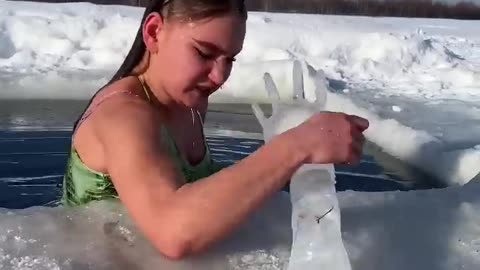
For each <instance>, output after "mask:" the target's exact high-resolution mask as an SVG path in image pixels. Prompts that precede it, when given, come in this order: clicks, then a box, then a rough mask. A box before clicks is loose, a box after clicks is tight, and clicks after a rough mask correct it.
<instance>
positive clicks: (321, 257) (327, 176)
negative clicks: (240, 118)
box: [252, 61, 352, 270]
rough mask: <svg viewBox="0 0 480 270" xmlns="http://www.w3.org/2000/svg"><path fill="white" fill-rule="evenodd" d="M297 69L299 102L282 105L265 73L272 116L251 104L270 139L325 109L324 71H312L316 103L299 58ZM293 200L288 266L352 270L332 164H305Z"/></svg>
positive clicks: (294, 183)
mask: <svg viewBox="0 0 480 270" xmlns="http://www.w3.org/2000/svg"><path fill="white" fill-rule="evenodd" d="M303 66H304V67H305V66H306V64H304V65H303ZM307 70H308V69H307ZM292 72H293V74H292V75H293V76H292V80H293V90H292V93H293V97H292V98H293V100H294V102H292V103H290V104H282V103H281V101H280V95H279V93H278V90H277V87H276V85H275V82H274V81H273V79H272V76H271V75H270V74H269V73H265V75H264V80H265V88H266V91H267V93H268V96H269V97H270V98H271V100H272V115H271V116H270V117H268V118H266V117H265V114H264V113H263V111H262V110H261V108H260V107H259V106H258V104H253V105H252V109H253V111H254V113H255V116H256V117H257V119H258V121H259V122H260V125H261V126H262V130H263V132H262V133H263V136H264V140H265V142H268V141H270V140H271V138H272V137H273V136H275V135H278V134H280V133H283V132H285V131H287V130H289V129H291V128H293V127H295V126H298V125H299V124H301V123H302V122H304V121H306V120H308V118H310V117H312V116H313V115H314V114H316V113H319V112H321V111H322V110H323V109H324V107H325V104H326V97H327V80H326V78H325V76H324V74H323V72H322V71H319V72H316V73H315V74H313V75H314V77H313V81H314V84H315V102H311V103H309V102H308V101H306V100H305V93H304V92H305V91H304V76H303V68H302V65H301V63H300V62H299V61H295V62H294V64H293V70H292ZM310 75H312V74H310ZM290 200H291V203H292V234H293V243H292V248H291V256H290V260H289V264H288V269H289V270H300V269H302V270H304V269H318V268H321V269H323V268H326V269H338V270H350V269H352V268H351V265H350V261H349V258H348V254H347V252H346V250H345V247H344V245H343V241H342V236H341V220H340V208H339V205H338V199H337V195H336V190H335V169H334V166H333V164H305V165H303V166H301V167H300V168H299V169H298V170H297V171H296V172H295V173H294V175H293V176H292V179H291V182H290Z"/></svg>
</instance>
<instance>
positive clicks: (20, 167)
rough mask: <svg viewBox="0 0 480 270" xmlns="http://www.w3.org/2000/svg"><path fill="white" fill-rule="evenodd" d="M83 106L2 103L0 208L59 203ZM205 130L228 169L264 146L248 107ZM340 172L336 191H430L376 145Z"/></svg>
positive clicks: (224, 112)
mask: <svg viewBox="0 0 480 270" xmlns="http://www.w3.org/2000/svg"><path fill="white" fill-rule="evenodd" d="M83 104H84V101H68V102H65V101H13V102H9V103H6V102H1V101H0V207H4V208H26V207H30V206H38V205H51V203H52V202H54V201H56V200H57V199H58V198H59V196H60V195H61V194H60V191H61V182H62V177H63V172H64V168H65V163H66V160H67V154H68V150H69V147H70V138H71V133H70V131H68V130H69V129H65V128H66V127H67V128H68V126H69V125H71V123H73V120H74V118H75V117H76V116H77V115H78V113H79V112H80V111H81V109H82V108H83ZM205 127H206V129H207V130H208V131H209V132H207V142H208V144H209V146H210V148H211V151H212V155H213V158H214V159H215V161H217V162H219V163H221V164H222V165H224V166H229V165H231V164H233V163H235V162H236V161H238V160H241V159H243V158H245V157H246V156H247V155H249V154H250V153H252V152H253V151H255V150H256V149H258V147H260V146H261V145H262V144H263V141H262V140H260V139H259V138H261V137H260V134H259V132H260V129H259V126H258V124H257V123H256V120H255V119H254V117H253V116H252V115H251V113H250V111H249V108H248V107H245V106H243V107H242V106H234V105H215V106H212V107H211V110H210V112H209V113H208V116H207V122H206V124H205ZM59 128H63V129H64V130H59ZM39 129H41V130H39ZM236 131H237V132H238V131H241V132H248V133H235V132H236ZM209 134H210V135H209ZM214 134H215V135H214ZM336 169H337V172H336V174H337V190H338V191H344V190H356V191H366V192H372V191H392V190H411V189H423V188H430V187H431V185H430V184H428V181H425V179H426V176H424V175H422V174H421V173H419V172H417V171H415V170H413V169H411V168H409V167H408V166H404V165H402V164H401V163H399V162H398V161H396V160H395V159H393V158H391V157H389V156H388V155H386V154H384V153H382V152H381V151H378V149H376V148H375V147H374V146H372V145H367V146H366V151H365V155H364V156H363V158H362V161H361V163H360V164H359V165H357V166H351V167H346V166H344V167H340V166H339V167H336ZM286 189H288V187H286Z"/></svg>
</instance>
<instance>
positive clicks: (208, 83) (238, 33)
mask: <svg viewBox="0 0 480 270" xmlns="http://www.w3.org/2000/svg"><path fill="white" fill-rule="evenodd" d="M245 31H246V23H245V20H243V19H242V18H241V17H240V16H237V15H235V14H225V15H222V16H217V17H213V18H209V19H205V20H201V21H194V22H178V21H163V19H162V17H161V16H159V15H158V14H157V15H153V16H150V17H149V18H147V20H146V22H145V25H144V41H145V44H146V46H147V50H149V51H150V54H151V55H150V63H149V68H148V71H147V72H148V78H149V82H150V83H151V84H152V86H153V88H154V89H155V91H163V94H164V95H166V96H167V97H168V99H169V100H170V101H172V102H174V103H177V104H181V105H184V106H187V107H192V108H195V107H199V106H201V105H202V104H205V103H206V102H207V101H208V96H210V95H211V94H212V93H214V92H215V91H216V90H217V89H219V88H220V86H222V84H224V83H225V81H226V80H227V79H228V77H229V76H230V72H231V70H232V64H233V62H234V61H235V56H236V55H237V54H238V53H239V52H240V51H241V49H242V46H243V41H244V38H245Z"/></svg>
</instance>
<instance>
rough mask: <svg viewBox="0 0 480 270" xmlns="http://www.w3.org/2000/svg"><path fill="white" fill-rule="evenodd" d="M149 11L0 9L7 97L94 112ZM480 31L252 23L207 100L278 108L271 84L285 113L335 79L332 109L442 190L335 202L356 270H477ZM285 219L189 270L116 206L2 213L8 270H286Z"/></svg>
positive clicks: (270, 212)
mask: <svg viewBox="0 0 480 270" xmlns="http://www.w3.org/2000/svg"><path fill="white" fill-rule="evenodd" d="M142 12H143V9H141V8H135V7H123V6H97V5H92V4H87V3H69V4H45V3H29V2H20V1H14V2H8V1H4V0H0V44H1V45H0V89H2V90H1V91H0V98H2V99H26V98H28V99H35V98H39V99H40V98H48V99H87V98H89V97H90V96H91V95H92V94H93V93H94V92H95V91H96V89H97V88H98V87H100V86H101V85H102V84H103V83H105V82H106V81H107V80H108V79H109V78H110V76H111V75H113V73H114V72H115V71H116V68H117V67H118V66H119V65H120V64H121V61H122V60H123V58H124V57H125V55H126V53H127V52H128V50H129V48H130V45H131V43H132V42H133V38H134V36H135V33H136V30H137V27H138V24H139V22H140V21H139V20H140V18H141V15H142ZM479 27H480V21H457V20H443V19H413V18H368V17H349V16H324V15H302V14H271V13H261V12H255V13H254V12H252V13H250V17H249V21H248V30H247V37H246V41H245V46H244V50H243V51H242V53H241V54H240V55H239V57H238V63H237V64H235V67H234V70H233V72H232V76H231V78H230V79H229V80H228V82H227V83H226V85H225V87H223V89H222V90H220V91H219V92H217V93H215V94H214V95H213V96H212V99H211V101H212V102H231V103H240V102H247V103H261V102H269V101H270V100H269V99H268V97H267V95H266V93H265V91H264V82H263V74H264V72H269V73H270V74H271V75H272V77H273V79H274V81H275V83H276V85H277V86H278V90H279V93H280V97H281V99H282V100H283V101H285V102H290V101H291V97H292V95H293V92H292V84H293V82H292V76H291V73H292V68H293V63H294V62H293V61H294V60H295V59H299V60H301V61H302V63H303V68H304V72H305V74H308V75H305V91H306V97H307V99H312V98H314V78H315V77H316V76H317V75H318V74H319V73H320V72H324V74H325V76H326V78H327V79H328V81H329V87H330V89H329V90H330V91H329V92H328V94H327V104H326V109H327V110H332V111H342V112H347V113H350V114H357V115H360V116H362V117H365V118H367V119H368V120H369V121H370V124H371V125H370V128H369V129H368V131H367V133H366V137H367V139H368V140H370V141H371V142H373V143H375V144H376V145H377V146H378V147H379V148H380V149H381V150H382V151H384V152H387V153H389V154H390V155H392V156H394V157H396V158H398V159H400V160H403V161H404V162H406V163H409V164H411V165H412V166H415V167H417V168H419V169H421V170H423V171H425V172H426V173H428V174H430V175H432V176H434V177H436V178H437V179H438V183H437V184H438V185H442V186H446V188H443V189H434V190H426V191H410V192H382V193H361V192H351V191H347V192H340V193H338V200H339V204H340V208H341V212H342V237H343V240H344V243H345V246H346V249H347V251H348V254H349V257H350V260H351V263H352V266H353V269H355V270H358V269H386V270H389V269H392V270H393V269H395V270H396V269H405V268H409V269H410V268H411V269H435V270H443V269H445V270H447V269H448V270H450V269H467V270H468V269H471V270H474V269H479V268H480V260H479V258H480V256H479V250H480V238H479V237H478V235H480V226H479V225H478V224H480V220H479V217H480V212H479V211H480V210H479V209H480V202H479V201H478V199H477V197H478V194H479V192H480V186H479V184H477V183H473V181H471V180H472V179H473V178H474V177H475V176H476V175H478V174H479V173H480V166H479V164H480V125H479V123H480V35H479V33H478V29H479ZM289 207H290V203H289V199H288V197H286V196H285V195H284V194H279V195H278V196H276V197H275V198H274V199H272V202H271V204H269V205H267V207H266V210H262V211H259V212H258V214H257V215H255V216H254V217H253V218H252V220H251V221H250V222H249V223H247V224H246V225H245V226H244V227H243V228H242V229H241V230H240V232H238V233H237V234H235V235H234V236H232V239H230V240H229V241H227V242H226V243H224V244H223V245H222V246H221V248H225V249H223V250H222V251H220V248H219V249H214V250H213V251H211V252H209V253H208V254H206V255H204V256H200V257H198V258H194V259H191V260H187V261H185V262H183V263H171V262H166V261H165V260H163V259H161V258H159V256H158V254H156V253H154V251H153V250H152V248H151V247H150V246H149V245H148V243H147V242H146V241H144V240H142V239H141V235H140V234H138V233H137V232H135V228H134V226H133V225H132V224H131V222H130V221H128V218H127V215H125V214H123V215H122V214H121V213H123V212H122V209H121V207H120V206H117V205H111V204H109V203H107V202H104V203H97V204H93V205H91V206H90V207H87V208H81V209H77V210H73V209H66V208H62V207H56V208H42V207H37V208H32V209H26V210H22V211H15V212H8V210H1V211H0V216H1V217H0V268H1V269H22V270H26V269H78V268H81V269H118V268H125V267H124V266H125V265H131V266H132V268H136V269H146V268H149V269H151V268H152V267H153V266H154V265H157V266H158V265H159V264H161V265H162V268H165V269H182V270H183V269H189V267H190V268H191V267H192V265H194V266H195V269H216V268H215V267H218V268H219V269H225V265H226V264H230V265H232V267H233V269H282V268H283V267H285V266H286V262H287V260H288V256H289V255H290V245H291V228H290V225H291V224H290V220H291V211H290V210H291V209H290V208H289ZM287 209H288V211H287ZM118 220H119V223H118V224H117V223H116V222H117V221H118ZM246 236H248V237H246ZM67 243H68V244H67ZM132 247H134V248H132ZM225 255H227V256H225Z"/></svg>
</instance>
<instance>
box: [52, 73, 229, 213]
mask: <svg viewBox="0 0 480 270" xmlns="http://www.w3.org/2000/svg"><path fill="white" fill-rule="evenodd" d="M140 82H141V83H142V86H143V88H144V91H145V94H146V96H147V98H148V100H149V102H150V95H149V94H148V91H147V89H146V87H145V84H144V83H143V81H142V80H140ZM121 93H123V94H131V95H133V96H136V97H140V96H139V95H138V94H135V93H133V92H131V91H117V92H114V93H110V94H107V95H105V96H104V97H102V98H101V99H100V100H99V101H98V102H97V103H96V104H94V105H93V106H92V107H91V108H88V109H87V111H86V112H85V113H84V115H83V116H82V117H81V119H80V120H79V122H78V124H77V128H76V129H75V130H74V132H73V135H72V138H73V136H74V135H75V132H76V130H77V129H78V126H79V125H80V124H81V123H82V122H83V121H85V119H87V117H88V116H90V115H91V114H92V111H93V110H94V109H95V108H96V107H98V106H99V105H100V104H101V103H102V102H104V101H105V100H106V99H107V98H109V97H112V96H113V95H115V94H121ZM140 98H141V97H140ZM197 113H198V111H197ZM198 114H199V113H198ZM198 116H199V117H200V114H199V115H198ZM200 121H201V117H200ZM201 125H202V129H203V122H202V121H201ZM161 133H162V138H163V142H164V144H165V145H166V146H167V148H168V152H169V153H170V156H171V157H172V159H173V160H174V162H175V164H176V165H177V167H178V169H179V170H180V171H181V172H182V174H183V175H184V177H185V179H186V181H187V182H193V181H196V180H199V179H201V178H205V177H208V176H209V175H211V174H213V173H215V172H216V171H218V170H220V169H221V168H220V167H219V166H216V164H214V162H213V160H212V159H211V155H210V149H209V147H208V144H207V142H206V140H205V137H204V139H203V144H204V146H205V156H204V158H203V159H202V160H201V161H200V162H199V163H198V164H196V165H191V164H190V163H189V162H188V160H185V159H184V158H183V157H182V155H181V153H180V151H179V149H178V147H177V145H176V143H175V140H174V138H173V137H172V136H171V134H170V132H169V131H168V129H167V128H166V127H165V126H162V127H161ZM110 198H118V194H117V192H116V190H115V187H114V185H113V182H112V179H111V177H110V175H108V174H105V173H101V172H97V171H94V170H92V169H90V168H88V167H87V166H86V165H85V164H84V162H83V161H82V160H81V158H80V156H79V154H78V152H77V151H76V149H75V148H74V146H73V143H72V147H71V151H70V156H69V158H68V161H67V166H66V171H65V175H64V178H63V196H62V203H63V204H64V205H69V206H76V205H83V204H87V203H89V202H91V201H98V200H104V199H110Z"/></svg>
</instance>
